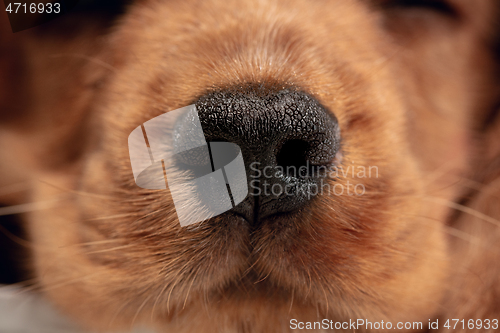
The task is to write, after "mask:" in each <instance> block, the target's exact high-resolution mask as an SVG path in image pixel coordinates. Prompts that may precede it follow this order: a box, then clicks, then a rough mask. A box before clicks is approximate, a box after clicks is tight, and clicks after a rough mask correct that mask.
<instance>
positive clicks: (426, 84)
mask: <svg viewBox="0 0 500 333" xmlns="http://www.w3.org/2000/svg"><path fill="white" fill-rule="evenodd" d="M97 7H98V6H97ZM497 7H498V5H496V3H495V1H493V0H490V1H486V0H485V1H481V2H472V1H465V0H464V1H462V0H443V1H441V0H439V1H426V0H414V1H413V0H412V1H410V0H320V1H304V0H273V1H271V0H269V1H264V0H247V1H237V0H227V1H220V0H207V1H197V0H188V1H182V2H181V1H159V0H142V1H136V2H131V3H127V4H126V5H125V6H124V7H119V8H120V10H118V11H117V12H116V13H113V14H110V13H106V15H101V14H99V15H97V14H96V12H93V11H90V12H89V11H80V12H77V13H74V14H67V15H66V16H62V17H60V18H59V19H57V20H54V21H53V22H50V23H47V24H45V25H41V26H39V27H36V28H33V29H29V30H26V31H23V32H19V33H16V34H12V33H11V32H10V31H9V30H8V29H9V27H8V25H7V21H6V19H5V18H4V20H3V21H2V34H1V35H0V39H1V40H2V44H3V45H6V46H7V47H5V48H3V49H2V54H3V55H2V58H1V62H0V66H2V68H3V73H6V74H5V75H4V77H3V80H2V81H0V84H1V86H2V89H1V91H2V92H3V93H4V94H3V95H1V97H0V105H2V111H1V114H0V117H1V118H2V121H1V125H0V126H1V130H0V146H1V149H0V154H1V158H0V161H2V162H1V167H2V170H3V171H2V176H1V178H0V184H2V186H4V187H7V186H12V184H17V183H22V184H27V185H26V186H25V188H23V190H16V191H11V192H8V193H6V194H5V193H4V194H3V195H2V197H1V198H0V199H1V202H2V203H3V204H4V206H10V205H16V204H26V203H30V205H32V209H28V211H27V212H24V214H22V215H21V216H20V218H21V220H22V221H21V222H19V223H22V226H23V227H24V229H25V230H26V233H27V235H26V241H27V242H29V244H30V245H29V252H30V260H29V261H26V262H24V263H23V264H24V265H25V266H26V267H27V270H28V272H29V274H30V276H32V277H33V280H32V281H34V282H31V285H32V288H35V289H36V290H38V291H39V292H40V293H41V295H43V297H45V298H46V299H48V300H50V302H52V303H53V304H54V305H55V306H56V307H58V308H59V309H60V310H61V311H63V312H64V313H65V314H66V315H68V316H69V317H71V318H73V320H75V322H77V323H79V324H80V325H81V326H82V327H84V328H85V329H87V330H90V331H99V332H113V331H118V330H122V331H126V330H130V329H132V327H133V326H134V325H137V324H140V325H144V326H147V327H151V328H152V329H156V330H158V331H160V332H289V331H293V330H311V331H318V332H319V331H328V330H332V331H333V330H336V331H349V332H353V331H359V332H370V331H391V330H394V329H397V330H400V331H403V330H408V331H415V332H417V331H418V332H425V331H430V330H431V329H432V330H436V331H437V332H442V331H443V332H444V331H446V332H448V331H455V332H461V331H465V330H467V331H477V332H486V331H494V330H495V329H496V328H498V319H499V318H498V317H499V315H500V281H499V276H500V266H499V265H498V260H499V259H500V252H499V250H500V249H499V245H498V244H500V242H499V240H500V232H499V230H500V228H499V224H500V220H499V218H500V210H499V206H498V200H499V198H500V178H499V176H500V173H499V171H500V164H499V161H500V160H499V158H500V145H499V142H500V127H499V126H500V118H499V117H498V109H499V108H498V105H499V104H498V91H499V90H498V78H499V76H498V49H495V47H498V44H499V43H498V40H499V39H498V36H496V33H497V29H496V27H495V24H496V20H497V19H498V15H497V14H498V8H497ZM100 13H102V11H101V12H100ZM188 105H195V106H196V108H197V110H198V114H199V118H200V121H201V125H202V126H203V131H204V133H205V137H206V139H207V141H229V142H234V143H236V144H237V145H238V146H239V147H240V148H241V152H242V154H243V159H244V160H245V169H246V170H247V176H248V178H251V177H252V175H251V174H250V173H248V172H249V167H250V163H251V162H255V161H258V162H259V163H260V165H259V166H258V167H257V171H258V172H262V173H263V172H264V168H265V167H270V168H271V169H272V170H274V169H275V168H276V167H277V166H281V167H283V168H285V169H286V167H300V166H304V165H306V166H307V168H308V171H306V173H307V175H306V176H304V177H302V176H301V175H298V174H295V173H292V174H286V172H288V171H286V172H285V174H283V172H282V173H281V174H279V175H272V176H270V178H272V179H271V180H270V184H271V185H274V184H282V185H283V184H289V182H290V179H294V180H297V179H298V181H299V182H302V183H301V184H306V185H301V186H303V188H306V191H305V193H306V194H307V196H304V195H302V196H301V194H299V192H298V191H297V192H293V193H292V195H291V196H288V197H287V198H285V199H282V198H281V197H280V196H276V195H273V194H265V193H259V194H256V193H255V191H254V189H250V190H249V195H248V196H247V197H246V199H245V200H244V201H243V202H242V203H240V204H238V205H237V206H236V207H235V208H233V209H231V210H229V211H227V212H224V213H222V214H220V215H218V216H214V217H211V218H209V219H208V220H206V221H202V222H199V223H194V224H191V225H188V226H185V227H183V226H181V225H180V224H179V219H178V216H177V214H176V209H175V206H174V203H173V201H172V196H171V193H170V191H169V189H168V188H167V189H144V188H141V187H139V186H138V185H137V184H136V183H135V181H134V175H133V172H132V167H131V158H130V156H129V151H128V146H127V140H128V137H129V135H130V133H131V132H132V131H133V130H134V129H135V128H137V127H138V126H141V124H144V123H145V122H147V121H148V120H150V119H153V118H155V117H158V116H160V115H163V114H167V115H168V113H169V112H170V111H174V110H177V109H180V108H183V107H185V106H188ZM186 132H187V134H186V133H184V134H183V135H187V136H188V138H189V135H190V132H189V130H187V131H186ZM167 139H168V138H166V139H165V140H167ZM309 164H311V165H312V167H309V166H308V165H309ZM318 167H328V168H329V169H328V170H329V171H331V170H335V171H336V173H335V175H333V176H332V175H331V172H329V173H330V174H329V175H328V176H327V177H319V178H318V177H316V178H314V176H311V175H310V174H309V173H311V172H312V170H313V169H314V168H318ZM307 168H306V169H307ZM308 172H309V173H308ZM308 177H309V178H308ZM304 179H305V180H304ZM311 179H313V180H312V182H313V183H314V184H317V182H320V181H321V189H324V188H326V189H327V191H326V192H322V193H316V194H315V195H309V194H311V191H310V190H311V186H309V185H310V184H309V183H307V182H309V181H311ZM167 180H169V176H168V175H167ZM263 180H265V179H263V178H262V177H260V178H259V181H260V183H259V185H257V187H256V188H257V189H263V188H262V181H263ZM169 181H170V180H169ZM307 184H309V185H307ZM314 184H313V185H314ZM249 186H250V184H249ZM316 189H318V188H316ZM341 189H342V190H343V191H342V192H340V190H341ZM13 192H15V193H13ZM191 200H192V201H193V202H189V204H195V202H194V201H195V200H194V199H193V198H191ZM16 207H17V206H16ZM30 207H31V206H30ZM453 319H456V320H458V321H453ZM470 320H472V321H470ZM353 323H356V326H353V325H354V324H353ZM469 325H470V326H469Z"/></svg>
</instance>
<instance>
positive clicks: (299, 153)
mask: <svg viewBox="0 0 500 333" xmlns="http://www.w3.org/2000/svg"><path fill="white" fill-rule="evenodd" d="M309 148H310V145H309V143H308V142H306V141H304V140H297V139H294V140H288V141H287V142H285V143H284V144H283V146H282V147H281V149H280V150H279V152H278V155H277V156H276V162H277V164H278V166H279V167H280V168H282V169H283V171H284V172H285V174H286V175H287V176H290V177H296V178H298V177H306V176H307V173H308V172H307V168H308V163H307V159H306V154H307V151H308V150H309Z"/></svg>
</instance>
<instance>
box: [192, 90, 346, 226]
mask: <svg viewBox="0 0 500 333" xmlns="http://www.w3.org/2000/svg"><path fill="white" fill-rule="evenodd" d="M195 105H196V109H197V110H198V115H199V119H200V123H201V126H202V128H203V132H204V135H205V138H206V140H207V141H208V142H210V141H227V142H232V143H235V144H237V145H238V146H239V147H240V148H241V151H242V154H243V158H244V163H245V168H246V171H247V178H248V181H249V184H248V185H249V193H250V195H249V196H248V197H247V199H245V200H244V201H243V202H242V203H241V204H239V205H238V206H237V207H236V208H234V209H233V212H236V213H239V214H241V215H243V216H245V217H246V218H247V220H255V219H259V218H263V217H265V216H269V215H272V214H274V213H279V212H288V211H292V210H294V209H296V208H298V207H300V206H301V205H303V204H304V203H306V202H307V201H308V200H309V199H311V196H310V195H309V192H310V188H311V187H312V186H317V185H318V181H319V179H318V178H317V177H316V176H311V175H308V174H302V175H300V174H298V173H293V172H289V173H287V170H290V168H291V169H294V168H295V169H296V168H300V167H305V168H306V169H311V167H315V166H316V167H317V166H324V165H328V163H330V162H331V161H332V160H333V159H334V157H335V154H336V153H337V151H338V149H339V145H340V131H339V128H338V123H337V120H336V118H335V116H334V115H333V114H332V113H331V112H329V111H328V110H327V109H326V108H325V107H323V106H322V105H321V104H320V103H319V101H317V100H316V99H315V98H313V97H312V96H310V95H309V94H307V93H305V92H302V91H298V90H296V89H293V88H282V89H277V90H272V89H264V88H260V87H250V88H248V89H241V88H239V87H238V88H232V89H225V90H218V91H213V92H210V93H207V94H205V95H204V96H202V97H201V98H200V99H199V100H198V101H196V103H195ZM280 168H281V170H284V172H282V173H280V172H278V171H279V169H280ZM270 187H272V188H273V189H274V191H273V193H270V192H269V191H266V188H267V189H269V188H270ZM285 189H286V191H285Z"/></svg>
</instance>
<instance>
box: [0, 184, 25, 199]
mask: <svg viewBox="0 0 500 333" xmlns="http://www.w3.org/2000/svg"><path fill="white" fill-rule="evenodd" d="M29 188H30V186H29V183H28V182H21V183H15V184H10V185H6V186H3V187H2V188H0V197H1V196H4V195H7V194H12V193H19V192H23V191H26V190H28V189H29Z"/></svg>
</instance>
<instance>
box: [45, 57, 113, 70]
mask: <svg viewBox="0 0 500 333" xmlns="http://www.w3.org/2000/svg"><path fill="white" fill-rule="evenodd" d="M49 57H51V58H63V57H72V58H80V59H84V60H87V61H88V62H91V63H94V64H97V65H100V66H102V67H103V68H106V69H109V70H110V71H112V72H114V73H116V72H117V69H116V68H115V67H113V66H112V65H111V64H108V63H106V62H104V61H102V60H101V59H98V58H93V57H90V56H87V55H84V54H78V53H57V54H51V55H49Z"/></svg>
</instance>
